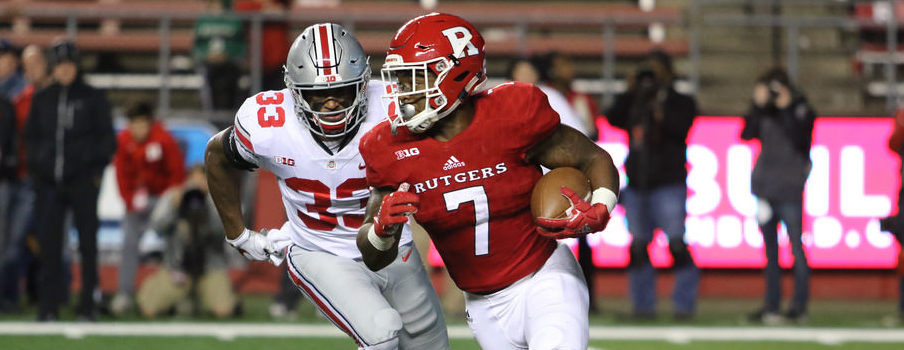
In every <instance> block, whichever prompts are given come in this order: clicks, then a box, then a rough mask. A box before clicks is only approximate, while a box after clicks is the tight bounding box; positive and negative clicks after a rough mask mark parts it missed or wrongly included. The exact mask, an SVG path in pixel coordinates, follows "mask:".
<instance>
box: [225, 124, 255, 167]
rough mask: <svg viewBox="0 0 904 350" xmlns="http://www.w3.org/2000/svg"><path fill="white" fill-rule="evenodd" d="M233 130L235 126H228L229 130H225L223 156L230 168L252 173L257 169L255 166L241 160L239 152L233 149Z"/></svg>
mask: <svg viewBox="0 0 904 350" xmlns="http://www.w3.org/2000/svg"><path fill="white" fill-rule="evenodd" d="M234 128H235V126H229V128H227V129H226V130H227V131H226V137H224V138H223V155H225V156H226V160H228V161H229V164H231V165H232V167H234V168H236V169H239V170H246V171H254V169H257V165H254V164H253V163H251V162H249V161H247V160H245V159H244V158H242V156H240V155H239V150H238V149H236V148H235V147H236V145H235V144H236V142H235V130H234Z"/></svg>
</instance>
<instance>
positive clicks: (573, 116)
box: [535, 51, 599, 312]
mask: <svg viewBox="0 0 904 350" xmlns="http://www.w3.org/2000/svg"><path fill="white" fill-rule="evenodd" d="M535 62H536V65H537V72H538V73H539V74H540V84H539V86H540V89H541V90H543V92H545V93H546V95H547V96H548V97H549V102H550V105H551V106H552V108H553V110H555V111H556V112H557V113H559V117H560V118H561V119H562V122H563V123H565V124H568V125H572V124H573V125H572V127H575V129H578V130H579V131H580V132H581V133H583V134H584V135H587V137H589V138H590V139H591V140H593V141H596V140H597V137H598V132H597V130H596V125H595V120H596V116H597V115H598V114H599V112H598V111H597V110H596V103H595V102H593V99H591V98H590V96H587V95H584V94H580V93H577V92H575V91H573V90H571V82H572V80H574V66H573V65H572V64H571V61H570V59H569V58H568V57H567V56H565V55H564V54H561V53H559V52H555V51H554V52H551V53H549V54H546V55H543V56H540V57H538V58H537V59H536V60H535ZM575 96H580V97H575ZM571 98H574V100H572V99H571ZM588 101H589V103H591V104H592V105H590V106H591V107H592V108H593V112H592V113H593V114H591V112H590V111H589V110H587V108H588V104H587V103H588ZM576 102H577V105H575V103H576ZM577 107H582V108H584V109H583V113H581V112H578V109H577ZM569 123H570V124H569ZM576 126H579V127H576ZM577 239H578V264H580V265H581V270H582V271H583V272H584V279H585V280H586V281H587V290H588V292H589V295H590V311H591V312H598V311H599V308H598V307H597V304H596V297H595V294H596V292H594V290H595V283H594V282H595V281H594V276H595V275H596V266H594V265H593V250H592V249H591V248H590V244H589V243H588V242H587V236H586V235H585V236H580V237H578V238H577Z"/></svg>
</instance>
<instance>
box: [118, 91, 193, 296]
mask: <svg viewBox="0 0 904 350" xmlns="http://www.w3.org/2000/svg"><path fill="white" fill-rule="evenodd" d="M126 117H128V118H129V124H128V126H127V127H126V128H125V129H124V130H123V131H122V132H120V133H119V136H118V137H117V140H116V143H117V150H116V154H115V155H114V156H113V165H114V166H115V167H116V180H117V183H118V184H119V194H120V195H121V196H122V200H123V202H124V203H125V205H126V215H125V218H124V219H123V223H122V227H123V229H122V230H123V244H122V251H121V253H122V255H121V259H120V265H119V292H118V293H117V294H116V296H115V297H114V298H113V302H112V303H111V307H110V309H111V311H113V313H114V314H121V313H123V312H125V311H126V310H128V309H129V308H130V307H131V304H132V296H133V295H134V294H135V293H134V292H135V288H134V287H135V271H136V270H137V269H138V241H139V240H140V239H141V234H142V233H144V231H146V230H147V228H148V220H149V218H150V215H151V209H153V208H154V205H155V204H156V203H157V199H158V198H159V197H160V195H161V194H162V193H163V192H164V191H166V189H168V188H170V187H173V186H178V185H181V184H182V182H183V181H185V166H184V164H183V163H184V162H185V159H184V157H183V156H182V152H181V151H180V150H179V145H178V144H177V143H176V140H175V139H174V138H173V136H172V135H171V134H170V133H169V132H168V131H166V129H165V128H164V127H163V124H161V123H160V122H159V121H157V120H155V118H154V108H153V107H152V106H151V104H150V103H148V102H139V103H137V104H135V105H133V106H132V107H130V108H129V109H128V110H127V111H126Z"/></svg>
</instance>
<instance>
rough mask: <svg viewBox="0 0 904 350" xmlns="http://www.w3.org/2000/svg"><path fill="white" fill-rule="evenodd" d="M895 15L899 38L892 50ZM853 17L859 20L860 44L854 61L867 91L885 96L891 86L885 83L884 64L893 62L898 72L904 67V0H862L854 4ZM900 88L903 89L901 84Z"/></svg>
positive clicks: (872, 94) (881, 96)
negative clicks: (890, 38)
mask: <svg viewBox="0 0 904 350" xmlns="http://www.w3.org/2000/svg"><path fill="white" fill-rule="evenodd" d="M892 15H894V16H893V17H894V18H895V20H896V21H897V29H898V30H897V31H898V38H897V39H898V40H897V45H896V46H895V47H894V49H893V50H892V51H893V52H889V48H888V42H887V33H888V27H887V25H888V21H889V20H890V19H891V18H892ZM852 16H853V17H854V19H856V20H858V22H859V36H860V44H859V47H858V49H857V52H856V54H855V57H854V63H855V67H857V68H858V71H859V73H860V74H861V75H862V76H863V78H865V80H866V84H865V89H864V90H865V91H866V93H867V95H869V96H872V97H878V98H885V96H886V95H887V94H889V93H890V92H891V89H889V87H888V86H887V83H886V77H885V69H884V65H885V64H886V63H887V62H892V63H893V64H895V65H896V66H898V70H899V71H900V67H904V2H901V1H891V2H889V1H867V2H859V3H856V4H855V6H854V9H853V13H852ZM898 76H899V77H900V76H901V75H900V74H899V75H898ZM898 89H899V90H898V91H901V90H900V89H901V86H899V87H898Z"/></svg>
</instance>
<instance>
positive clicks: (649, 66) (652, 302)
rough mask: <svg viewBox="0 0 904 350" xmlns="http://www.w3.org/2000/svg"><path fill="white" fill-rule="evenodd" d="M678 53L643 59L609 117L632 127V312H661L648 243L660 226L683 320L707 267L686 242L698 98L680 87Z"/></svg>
mask: <svg viewBox="0 0 904 350" xmlns="http://www.w3.org/2000/svg"><path fill="white" fill-rule="evenodd" d="M673 77H674V75H673V70H672V62H671V58H670V57H669V56H668V55H667V54H665V53H663V52H661V51H654V52H652V53H651V54H650V55H649V57H648V58H647V59H646V60H645V61H644V62H643V63H641V65H640V66H639V67H638V69H637V72H636V74H635V76H634V78H633V80H632V81H631V83H630V85H629V88H628V91H627V92H625V93H623V94H621V95H619V96H617V97H616V98H615V102H614V103H613V105H612V108H610V109H609V111H608V113H606V117H607V118H608V119H609V123H610V124H612V125H613V126H615V127H618V128H620V129H624V130H625V131H627V132H628V138H629V149H628V158H627V159H626V160H625V171H626V172H627V175H628V186H627V188H625V189H623V190H622V192H621V195H620V198H621V204H622V205H624V207H625V215H626V217H627V221H628V230H629V231H630V232H631V234H632V235H633V236H634V240H633V241H632V242H631V247H630V250H629V255H630V262H629V264H628V281H629V291H630V294H631V301H632V302H633V304H634V305H633V306H634V311H633V316H634V317H638V318H652V317H655V314H656V281H655V279H656V275H655V270H654V269H653V265H652V264H651V263H650V255H649V252H648V251H647V246H648V245H649V244H650V242H651V241H652V240H653V230H655V229H656V228H660V229H662V231H664V232H665V234H666V236H667V237H668V244H669V253H671V255H672V260H673V268H674V273H675V285H674V288H673V292H672V299H673V302H674V305H675V310H674V316H675V318H676V319H679V320H681V319H687V318H690V317H692V316H693V315H694V312H695V309H696V301H697V287H698V284H699V281H700V271H699V270H698V269H697V266H696V264H695V263H694V259H693V256H692V255H691V252H690V250H689V249H688V247H687V244H686V243H685V241H684V229H685V226H684V220H685V217H686V216H687V210H686V208H685V203H686V202H687V157H686V154H687V134H688V132H689V131H690V128H691V125H692V124H693V122H694V117H695V116H696V115H697V103H696V101H695V100H694V98H693V97H690V96H686V95H682V94H680V93H678V92H677V91H675V88H674V87H673V86H672V85H673Z"/></svg>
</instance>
